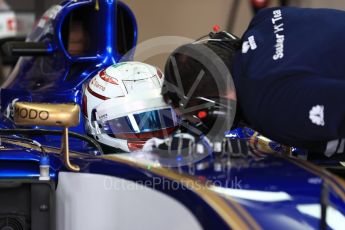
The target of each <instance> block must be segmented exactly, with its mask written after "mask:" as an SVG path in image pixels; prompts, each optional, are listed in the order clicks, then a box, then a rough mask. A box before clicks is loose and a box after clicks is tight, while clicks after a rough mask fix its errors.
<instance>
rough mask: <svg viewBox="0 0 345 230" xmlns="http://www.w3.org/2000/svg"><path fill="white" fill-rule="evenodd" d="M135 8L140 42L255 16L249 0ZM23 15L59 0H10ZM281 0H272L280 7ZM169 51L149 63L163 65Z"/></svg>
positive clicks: (324, 0) (146, 1)
mask: <svg viewBox="0 0 345 230" xmlns="http://www.w3.org/2000/svg"><path fill="white" fill-rule="evenodd" d="M122 1H123V2H125V3H126V4H128V5H129V6H130V8H131V9H132V10H133V11H134V13H135V15H136V17H137V20H138V26H139V41H138V42H139V43H140V42H143V41H146V40H149V39H151V38H156V37H160V36H182V37H187V38H191V39H195V38H199V37H200V36H202V35H205V34H207V33H208V32H210V31H211V30H212V27H213V25H215V24H218V25H219V26H220V27H221V29H226V30H229V31H232V32H233V33H235V34H236V35H238V36H241V35H242V33H243V32H244V31H245V29H246V27H247V26H248V23H249V21H250V19H251V18H252V17H253V11H252V8H251V1H250V0H173V1H172V0H122ZM6 2H7V3H8V4H9V5H10V6H11V7H12V9H14V10H15V11H16V12H19V13H21V14H24V13H27V12H31V13H32V14H35V15H41V14H42V13H43V12H44V11H45V10H46V9H47V8H48V7H49V6H51V5H52V4H54V3H58V2H60V1H59V0H25V1H23V0H7V1H6ZM288 2H289V5H291V6H298V7H317V8H319V7H326V8H337V9H343V10H345V0H290V1H288ZM278 4H279V1H278V0H270V6H277V5H278ZM166 56H167V54H166V53H163V54H159V55H156V56H153V57H150V58H149V59H147V60H146V62H148V63H150V64H154V65H157V66H159V67H160V68H163V67H164V63H165V60H166Z"/></svg>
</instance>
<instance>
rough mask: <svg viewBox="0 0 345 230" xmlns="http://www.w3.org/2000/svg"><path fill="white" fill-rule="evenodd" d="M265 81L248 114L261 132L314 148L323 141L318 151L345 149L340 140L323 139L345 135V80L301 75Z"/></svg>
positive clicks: (344, 136) (286, 141)
mask: <svg viewBox="0 0 345 230" xmlns="http://www.w3.org/2000/svg"><path fill="white" fill-rule="evenodd" d="M265 81H266V82H265V86H264V87H263V88H262V91H261V92H260V93H261V94H262V95H260V96H259V98H261V99H260V101H257V104H256V105H257V107H256V108H257V112H256V114H250V116H252V119H251V120H252V121H254V124H253V125H254V126H256V127H257V128H258V129H259V130H260V131H261V132H262V133H263V134H266V135H267V136H269V137H271V138H273V139H275V140H277V141H280V142H283V143H285V144H290V145H295V146H296V145H297V146H299V147H307V148H309V149H314V150H316V151H317V150H320V149H317V148H320V146H322V142H323V146H324V147H323V148H324V149H323V150H321V151H325V150H326V148H331V150H330V149H328V150H327V151H328V152H329V151H340V150H341V149H340V148H342V150H344V146H341V141H339V142H336V141H335V142H333V144H332V145H333V146H330V143H328V146H327V145H326V144H325V142H328V141H332V140H335V139H341V138H345V81H341V80H333V79H328V78H322V77H315V76H301V75H299V76H294V77H286V78H280V79H277V78H275V80H272V81H269V79H267V80H265ZM248 100H250V98H248ZM253 100H255V99H253ZM247 104H248V103H247ZM249 104H250V103H249ZM253 116H255V117H253ZM249 119H250V118H249ZM318 143H319V144H318ZM334 145H335V146H334ZM315 148H316V149H315ZM327 151H326V152H327Z"/></svg>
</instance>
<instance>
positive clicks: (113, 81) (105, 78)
mask: <svg viewBox="0 0 345 230" xmlns="http://www.w3.org/2000/svg"><path fill="white" fill-rule="evenodd" d="M99 76H100V78H101V79H102V80H103V81H105V82H108V83H110V84H114V85H118V84H119V82H118V81H117V79H115V78H113V77H110V76H108V75H107V74H106V73H105V70H102V71H101V72H100V73H99Z"/></svg>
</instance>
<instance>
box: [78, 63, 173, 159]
mask: <svg viewBox="0 0 345 230" xmlns="http://www.w3.org/2000/svg"><path fill="white" fill-rule="evenodd" d="M163 77H164V76H163V74H162V72H161V71H160V70H159V69H158V68H156V67H154V66H151V65H148V64H145V63H140V62H122V63H119V64H116V65H112V66H110V67H108V68H106V69H104V70H102V71H100V72H99V73H98V74H97V75H96V76H94V77H93V78H92V79H91V81H90V82H88V83H87V84H86V85H84V95H83V114H84V118H85V119H84V120H85V129H86V132H87V133H88V134H89V135H91V136H93V137H94V138H95V139H96V140H97V141H98V142H100V143H102V144H104V145H106V146H110V147H113V148H116V149H120V150H122V151H126V152H129V151H134V150H139V149H141V148H142V147H143V145H144V144H145V142H146V141H147V140H148V139H150V138H152V137H159V138H163V137H166V136H167V135H169V134H170V133H172V132H173V131H174V129H175V128H176V126H177V125H178V119H177V117H176V114H175V113H174V111H173V110H172V108H171V107H170V106H168V105H167V104H165V102H164V101H163V99H162V96H161V87H162V82H163Z"/></svg>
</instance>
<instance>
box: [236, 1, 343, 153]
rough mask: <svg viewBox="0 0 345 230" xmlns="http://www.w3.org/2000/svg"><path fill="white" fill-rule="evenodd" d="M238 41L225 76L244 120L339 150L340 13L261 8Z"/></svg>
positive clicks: (274, 134) (276, 134)
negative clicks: (229, 79) (238, 47)
mask: <svg viewBox="0 0 345 230" xmlns="http://www.w3.org/2000/svg"><path fill="white" fill-rule="evenodd" d="M242 39H243V45H242V50H241V52H239V53H238V54H237V55H236V57H235V59H234V65H233V69H232V74H233V78H234V81H235V85H236V90H237V97H238V102H239V106H240V112H241V114H242V116H243V117H244V120H245V121H246V122H248V123H249V124H250V125H251V126H252V127H253V128H255V129H257V130H258V131H260V132H262V133H263V134H264V135H266V136H269V137H270V138H272V139H274V140H276V141H279V142H282V143H284V144H288V145H295V146H299V147H303V148H309V149H311V150H314V151H326V152H332V153H331V154H333V152H334V153H335V152H338V151H340V150H341V149H342V150H344V145H345V140H342V138H344V137H345V12H344V11H339V10H332V9H303V8H292V7H288V8H268V9H264V10H262V11H260V12H259V13H258V14H257V15H256V16H255V17H254V19H253V20H252V22H251V23H250V25H249V28H248V29H247V31H246V32H245V34H244V36H243V38H242ZM338 139H339V140H338ZM331 154H330V155H331Z"/></svg>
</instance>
